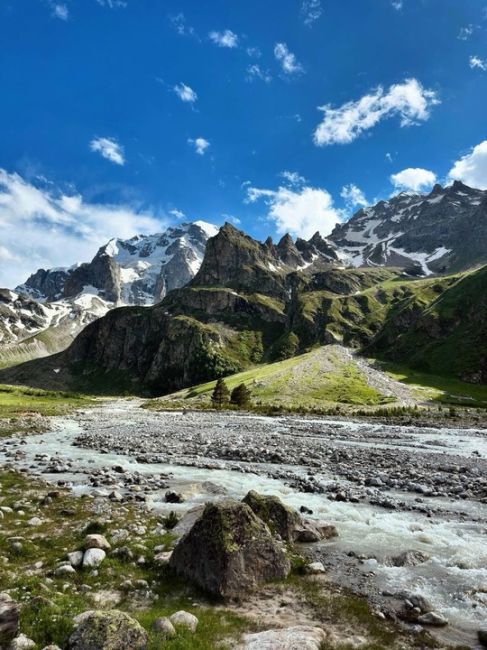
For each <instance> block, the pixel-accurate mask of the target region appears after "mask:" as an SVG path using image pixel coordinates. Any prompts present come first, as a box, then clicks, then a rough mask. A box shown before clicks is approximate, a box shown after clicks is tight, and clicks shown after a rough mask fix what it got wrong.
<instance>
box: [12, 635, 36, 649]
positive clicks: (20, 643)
mask: <svg viewBox="0 0 487 650" xmlns="http://www.w3.org/2000/svg"><path fill="white" fill-rule="evenodd" d="M35 647H36V643H35V641H32V639H29V637H27V636H25V634H19V636H18V637H16V638H15V639H14V640H13V641H12V643H11V644H10V650H33V648H35Z"/></svg>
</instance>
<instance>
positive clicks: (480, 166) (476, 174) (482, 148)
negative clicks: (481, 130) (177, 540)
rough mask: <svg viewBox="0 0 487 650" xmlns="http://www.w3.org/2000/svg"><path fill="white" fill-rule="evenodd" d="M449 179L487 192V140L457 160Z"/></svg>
mask: <svg viewBox="0 0 487 650" xmlns="http://www.w3.org/2000/svg"><path fill="white" fill-rule="evenodd" d="M448 177H449V178H450V180H458V181H462V182H463V183H465V184H466V185H469V186H470V187H476V188H478V189H480V190H487V140H484V141H483V142H481V143H480V144H478V145H477V146H476V147H473V149H471V150H470V151H469V153H467V154H465V156H462V157H461V158H460V159H459V160H457V161H456V162H455V163H454V165H453V167H452V168H451V169H450V171H449V173H448Z"/></svg>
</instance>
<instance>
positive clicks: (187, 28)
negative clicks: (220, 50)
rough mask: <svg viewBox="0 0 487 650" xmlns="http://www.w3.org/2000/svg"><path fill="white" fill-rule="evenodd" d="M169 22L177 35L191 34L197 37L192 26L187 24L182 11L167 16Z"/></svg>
mask: <svg viewBox="0 0 487 650" xmlns="http://www.w3.org/2000/svg"><path fill="white" fill-rule="evenodd" d="M169 22H170V23H171V25H172V27H173V29H174V30H175V31H176V32H177V33H178V34H179V36H192V37H194V38H196V39H198V36H197V34H196V31H195V29H194V27H192V26H191V25H188V23H187V21H186V16H185V15H184V14H183V13H182V12H180V13H179V14H175V15H174V16H169ZM198 40H199V39H198Z"/></svg>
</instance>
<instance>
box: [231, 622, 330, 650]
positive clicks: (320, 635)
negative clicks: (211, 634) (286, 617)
mask: <svg viewBox="0 0 487 650" xmlns="http://www.w3.org/2000/svg"><path fill="white" fill-rule="evenodd" d="M325 641H326V635H325V633H324V632H323V630H322V629H321V628H319V627H307V626H304V625H303V626H296V627H288V628H285V629H283V630H267V632H257V633H255V634H244V636H243V643H242V644H241V645H239V646H237V648H238V650H264V649H265V650H278V649H282V650H285V649H286V650H296V649H298V648H299V650H320V648H321V647H322V646H323V643H324V642H325Z"/></svg>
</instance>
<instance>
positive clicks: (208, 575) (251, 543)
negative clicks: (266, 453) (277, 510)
mask: <svg viewBox="0 0 487 650" xmlns="http://www.w3.org/2000/svg"><path fill="white" fill-rule="evenodd" d="M169 566H170V567H171V568H172V569H173V570H174V571H175V572H176V573H177V574H179V575H181V576H184V577H185V578H189V579H190V580H192V581H194V582H195V583H196V584H198V585H199V586H200V587H202V588H203V589H205V590H206V591H208V592H209V593H211V594H213V595H215V596H220V597H224V598H236V597H239V596H241V595H242V593H243V592H246V591H249V590H251V589H253V588H255V587H256V586H257V585H259V584H261V583H263V582H265V581H266V580H272V579H276V578H277V579H279V578H285V577H286V576H287V575H288V574H289V571H290V563H289V560H288V559H287V557H286V555H285V552H284V549H283V548H282V546H281V545H280V544H279V543H278V542H277V541H276V540H275V539H274V538H273V537H272V535H271V533H270V531H269V529H268V527H267V526H266V524H265V523H264V522H263V521H262V520H261V519H259V518H258V517H256V515H255V514H254V513H253V511H252V510H251V509H250V507H249V506H248V505H247V504H245V503H242V502H240V501H234V500H231V499H228V500H223V501H219V502H218V503H209V504H207V505H206V506H205V509H204V511H203V514H202V515H201V517H200V518H199V519H198V520H197V521H196V522H195V524H194V525H193V527H192V528H191V530H190V531H189V532H188V533H187V534H186V535H184V537H182V539H181V540H180V541H179V543H178V544H177V546H176V548H175V549H174V551H173V554H172V556H171V559H170V561H169Z"/></svg>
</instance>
